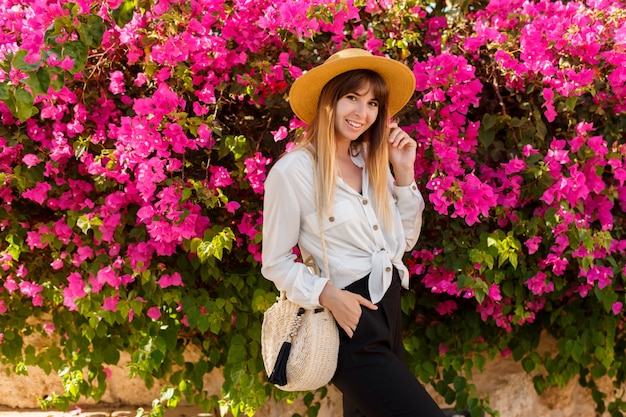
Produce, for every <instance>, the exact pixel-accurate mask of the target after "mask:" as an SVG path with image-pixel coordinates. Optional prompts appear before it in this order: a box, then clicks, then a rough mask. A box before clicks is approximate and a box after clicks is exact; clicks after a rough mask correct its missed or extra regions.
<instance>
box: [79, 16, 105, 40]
mask: <svg viewBox="0 0 626 417" xmlns="http://www.w3.org/2000/svg"><path fill="white" fill-rule="evenodd" d="M105 29H106V28H105V26H104V20H102V18H101V17H100V16H96V15H89V17H88V18H87V22H83V23H81V24H80V25H79V26H78V29H77V31H78V33H79V35H80V39H81V40H82V41H83V42H84V43H85V44H86V45H87V46H88V47H90V48H97V47H99V46H100V44H101V43H102V37H103V36H104V31H105Z"/></svg>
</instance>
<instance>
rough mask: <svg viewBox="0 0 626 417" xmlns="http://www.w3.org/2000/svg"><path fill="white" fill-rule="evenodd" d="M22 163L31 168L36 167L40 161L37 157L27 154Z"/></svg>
mask: <svg viewBox="0 0 626 417" xmlns="http://www.w3.org/2000/svg"><path fill="white" fill-rule="evenodd" d="M22 162H24V163H25V164H26V166H27V167H29V168H32V167H34V166H36V165H37V164H39V163H40V162H41V160H40V159H39V157H38V156H37V155H35V154H32V153H29V154H26V155H24V157H23V158H22Z"/></svg>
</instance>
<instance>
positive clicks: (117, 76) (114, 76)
mask: <svg viewBox="0 0 626 417" xmlns="http://www.w3.org/2000/svg"><path fill="white" fill-rule="evenodd" d="M110 78H111V82H110V83H109V91H110V92H112V93H113V94H123V93H124V73H123V72H122V71H113V72H112V73H111V77H110Z"/></svg>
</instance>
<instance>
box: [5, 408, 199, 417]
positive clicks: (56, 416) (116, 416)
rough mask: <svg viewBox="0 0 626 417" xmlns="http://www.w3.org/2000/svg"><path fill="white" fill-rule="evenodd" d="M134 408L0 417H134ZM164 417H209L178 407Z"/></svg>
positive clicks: (15, 413)
mask: <svg viewBox="0 0 626 417" xmlns="http://www.w3.org/2000/svg"><path fill="white" fill-rule="evenodd" d="M136 412H137V411H136V409H135V408H121V409H116V408H110V409H108V408H82V409H81V411H80V412H78V411H70V412H67V413H64V412H62V411H44V410H41V409H12V408H6V407H0V417H135V415H136ZM165 417H211V414H207V413H203V412H202V410H201V409H200V408H197V407H191V406H178V407H176V409H174V410H168V411H166V412H165Z"/></svg>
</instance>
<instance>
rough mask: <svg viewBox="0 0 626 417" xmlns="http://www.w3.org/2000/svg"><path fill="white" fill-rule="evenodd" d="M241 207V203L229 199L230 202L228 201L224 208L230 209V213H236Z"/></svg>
mask: <svg viewBox="0 0 626 417" xmlns="http://www.w3.org/2000/svg"><path fill="white" fill-rule="evenodd" d="M239 207H241V204H239V203H238V202H236V201H229V202H228V203H226V204H225V205H224V208H225V209H226V211H228V212H229V213H234V212H236V211H237V209H239Z"/></svg>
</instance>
